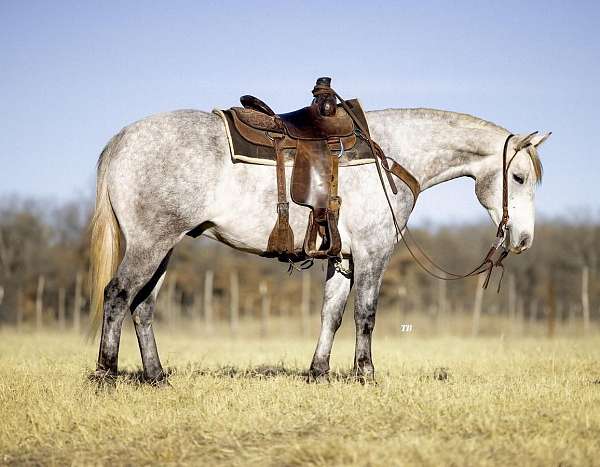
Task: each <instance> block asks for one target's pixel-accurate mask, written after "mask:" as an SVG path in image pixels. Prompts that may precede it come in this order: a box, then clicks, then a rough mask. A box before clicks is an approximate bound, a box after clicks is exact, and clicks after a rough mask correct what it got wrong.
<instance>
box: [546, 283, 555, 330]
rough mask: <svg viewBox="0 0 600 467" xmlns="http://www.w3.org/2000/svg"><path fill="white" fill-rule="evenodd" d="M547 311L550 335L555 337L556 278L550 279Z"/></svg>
mask: <svg viewBox="0 0 600 467" xmlns="http://www.w3.org/2000/svg"><path fill="white" fill-rule="evenodd" d="M546 304H547V313H548V316H547V318H548V337H550V338H552V337H554V331H555V328H556V296H555V294H554V278H553V277H550V279H548V297H547V302H546Z"/></svg>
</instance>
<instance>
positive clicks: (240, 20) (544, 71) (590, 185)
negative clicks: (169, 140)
mask: <svg viewBox="0 0 600 467" xmlns="http://www.w3.org/2000/svg"><path fill="white" fill-rule="evenodd" d="M599 31H600V3H598V2H554V1H544V2H534V1H531V2H507V1H503V2H481V1H478V2H441V1H440V2H428V1H421V2H378V1H369V2H364V1H359V2H351V1H347V2H273V1H265V2H262V1H259V2H249V1H246V2H233V1H231V2H227V1H223V2H196V1H189V2H186V1H170V2H109V1H103V2H59V1H55V2H28V1H8V0H4V1H2V2H0V109H1V112H0V143H1V144H0V196H6V195H12V194H20V195H23V196H35V197H48V198H51V199H55V200H62V199H70V198H72V197H76V196H91V193H92V191H93V184H94V166H95V163H96V160H97V157H98V154H99V152H100V150H101V149H102V147H103V146H104V144H105V143H106V142H107V141H108V139H109V138H110V137H111V136H112V135H113V134H114V133H116V132H117V131H118V130H119V129H120V128H121V127H123V126H125V125H127V124H128V123H130V122H132V121H135V120H138V119H140V118H141V117H144V116H146V115H149V114H152V113H156V112H161V111H167V110H173V109H178V108H198V109H203V110H210V109H212V108H213V107H228V106H231V105H234V104H236V103H237V99H238V97H239V96H240V95H241V94H245V93H251V94H255V95H257V96H260V97H262V98H264V99H265V100H267V101H268V102H269V103H270V104H272V107H274V108H275V110H276V111H285V110H290V109H291V108H295V107H300V106H301V105H304V104H306V102H307V99H308V98H309V91H310V89H311V86H312V85H313V82H314V79H315V78H316V77H318V76H323V75H325V76H327V75H328V76H333V78H334V85H335V88H336V89H337V90H338V92H340V93H341V94H342V95H344V96H346V97H348V98H350V97H360V98H361V101H362V103H363V105H364V106H365V107H367V108H368V109H378V108H387V107H433V108H439V109H445V110H454V111H461V112H466V113H470V114H473V115H476V116H479V117H482V118H486V119H488V120H491V121H493V122H495V123H498V124H500V125H502V126H505V127H507V128H509V129H511V130H512V131H514V132H530V131H534V130H551V131H553V132H554V134H553V136H552V138H551V139H550V140H549V141H548V142H547V143H546V144H545V146H544V147H543V150H542V151H541V155H542V159H543V161H544V165H545V180H544V184H543V185H542V187H541V188H540V190H539V194H538V201H537V204H538V210H539V212H540V213H543V214H545V215H550V216H551V215H568V214H569V213H571V212H575V211H579V210H582V209H583V210H587V211H597V206H598V201H597V200H598V197H599V195H600V188H599V186H600V184H599V183H598V178H599V175H600V155H599V154H598V150H597V149H596V148H597V146H598V142H597V141H596V136H598V133H599V132H600V118H598V115H597V114H598V108H599V106H600V91H599V89H598V86H599V83H600V32H599ZM414 218H415V221H416V222H423V221H425V220H432V221H441V222H447V221H452V220H474V219H475V220H476V219H481V218H485V215H484V214H483V211H482V209H481V207H480V206H479V205H478V204H477V201H476V199H475V197H474V194H473V188H472V182H471V181H468V180H465V181H457V182H452V183H449V184H445V185H444V186H440V187H437V188H434V189H432V190H430V191H428V192H426V193H425V194H424V195H423V197H422V198H421V199H420V200H419V205H418V206H417V209H416V210H415V213H414Z"/></svg>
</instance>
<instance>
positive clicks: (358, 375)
mask: <svg viewBox="0 0 600 467" xmlns="http://www.w3.org/2000/svg"><path fill="white" fill-rule="evenodd" d="M353 376H354V380H355V381H357V382H358V383H360V384H362V385H363V386H364V385H371V384H372V385H377V381H375V372H373V371H357V370H354V372H353Z"/></svg>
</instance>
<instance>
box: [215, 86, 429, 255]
mask: <svg viewBox="0 0 600 467" xmlns="http://www.w3.org/2000/svg"><path fill="white" fill-rule="evenodd" d="M312 94H313V101H312V103H311V105H310V106H308V107H304V108H302V109H300V110H296V111H294V112H289V113H285V114H279V115H277V114H275V112H273V110H271V108H270V107H269V106H268V105H267V104H265V103H264V102H263V101H261V100H260V99H258V98H256V97H253V96H249V95H245V96H242V97H241V98H240V102H241V103H242V105H243V108H241V107H232V108H231V109H229V110H227V111H225V112H224V113H225V114H226V115H227V123H228V125H229V129H230V133H232V134H233V133H234V131H231V130H235V134H236V136H237V137H238V139H239V140H241V141H242V143H243V144H246V147H245V149H246V150H247V151H251V152H252V153H253V154H256V155H260V154H261V152H265V151H274V153H275V159H276V167H277V170H276V173H277V221H276V223H275V226H274V227H273V230H272V232H271V234H270V236H269V240H268V243H267V249H266V252H265V253H264V254H263V255H264V256H267V257H278V258H279V259H280V260H281V261H285V262H296V261H302V260H306V259H307V258H308V259H309V258H315V259H324V258H339V257H340V252H341V249H342V242H341V239H340V234H339V231H338V219H339V212H340V205H341V202H342V201H341V198H340V197H339V196H338V167H339V161H340V158H341V157H342V156H343V155H344V153H345V152H348V151H354V154H355V155H356V154H359V155H358V156H355V157H363V158H364V157H365V153H366V154H367V155H366V157H372V158H374V159H375V163H376V164H377V168H378V170H380V168H379V164H381V166H382V167H383V168H384V169H385V174H386V175H387V178H388V182H389V184H390V187H391V189H392V191H393V192H394V193H396V192H397V189H396V186H395V183H394V181H393V179H392V177H391V175H390V174H391V173H393V174H395V175H396V176H398V177H399V178H400V179H401V180H403V181H404V182H405V183H407V185H408V186H409V188H411V190H412V192H413V195H414V196H415V200H416V195H417V194H418V182H417V181H416V180H415V179H414V177H413V176H412V175H411V174H410V173H408V172H407V171H406V170H404V168H402V167H401V166H400V165H398V164H397V163H396V162H394V161H392V164H391V166H390V165H389V164H388V158H387V157H386V156H385V155H384V154H383V151H382V150H381V148H380V147H379V146H378V145H377V144H376V143H375V142H373V141H372V140H371V139H370V136H369V132H368V125H367V121H366V118H365V116H364V112H363V110H362V108H361V107H360V104H359V102H358V101H357V100H355V99H353V100H349V101H345V100H343V99H341V98H340V97H339V95H337V93H336V92H335V91H334V90H333V89H332V88H331V78H326V77H324V78H319V79H317V82H316V85H315V87H314V88H313V91H312ZM337 99H339V100H340V105H338V104H337ZM240 136H241V138H240ZM286 158H288V159H292V160H293V170H292V178H291V184H290V195H291V198H292V201H294V202H295V203H296V204H299V205H301V206H306V207H308V208H310V214H309V219H308V226H307V230H306V235H305V238H304V244H303V248H302V250H300V251H297V250H295V249H294V234H293V232H292V229H291V227H290V224H289V203H288V200H287V194H286V178H285V161H286ZM389 160H391V159H389ZM380 175H381V172H380ZM382 180H383V179H382ZM318 236H319V237H321V239H322V240H321V243H320V245H319V246H318V247H317V237H318Z"/></svg>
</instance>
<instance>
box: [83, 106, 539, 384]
mask: <svg viewBox="0 0 600 467" xmlns="http://www.w3.org/2000/svg"><path fill="white" fill-rule="evenodd" d="M366 117H367V122H368V125H369V128H370V132H371V137H372V138H373V140H374V141H377V142H378V143H379V145H380V146H381V148H382V149H383V151H384V152H385V154H386V155H387V156H389V157H391V158H392V159H394V160H396V161H397V162H398V163H400V164H401V165H402V166H403V167H405V168H406V169H407V170H409V172H410V173H411V174H412V175H414V177H416V179H417V180H418V182H419V183H420V186H421V190H426V189H428V188H431V187H433V186H435V185H438V184H440V183H443V182H446V181H449V180H452V179H455V178H458V177H470V178H472V179H474V180H475V194H476V197H477V199H478V200H479V202H480V204H481V205H482V206H483V207H484V208H485V209H486V210H487V212H488V213H489V216H490V217H491V219H492V221H493V222H494V223H495V224H496V226H498V225H499V224H500V223H501V222H502V213H503V185H504V184H506V185H507V186H506V188H507V189H508V208H509V212H510V220H509V221H508V223H507V225H506V232H507V235H506V239H505V246H506V248H508V249H509V250H510V251H511V252H513V253H521V252H523V251H525V250H527V249H528V248H529V247H530V246H531V244H532V242H533V238H534V218H535V206H534V196H535V190H536V186H537V185H538V184H539V183H540V182H541V179H542V165H541V162H540V158H539V155H538V152H537V148H538V147H539V146H540V145H541V144H542V143H543V142H544V141H545V140H546V139H547V138H548V136H549V135H550V133H546V134H540V133H537V132H536V133H532V134H516V135H514V136H512V137H510V136H509V135H510V133H509V131H508V130H506V129H505V128H503V127H501V126H498V125H496V124H494V123H491V122H488V121H485V120H483V119H480V118H477V117H473V116H471V115H467V114H462V113H456V112H449V111H441V110H432V109H423V108H419V109H386V110H375V111H369V112H367V113H366ZM504 144H506V145H507V146H508V150H509V151H510V153H511V154H514V157H513V158H512V160H511V164H510V166H509V168H508V170H507V172H504V170H503V145H504ZM379 175H380V174H378V171H377V168H376V166H375V164H368V165H355V166H346V167H340V169H339V180H340V182H339V194H340V196H341V198H342V200H343V207H342V209H341V211H340V217H339V225H338V229H339V233H340V236H341V239H342V257H343V258H344V259H343V260H342V262H341V264H339V263H338V262H337V261H335V260H334V259H325V260H323V261H327V272H326V278H325V285H324V299H323V306H322V310H321V330H320V334H319V337H318V341H317V345H316V350H315V352H314V355H313V358H312V361H311V364H310V367H309V372H308V374H309V379H312V380H316V381H320V380H323V379H327V377H328V373H329V358H330V353H331V349H332V345H333V340H334V337H335V334H336V331H337V330H338V328H339V326H340V324H341V321H342V316H343V314H344V309H345V305H346V302H347V299H348V296H349V294H350V291H351V289H352V288H353V287H354V288H355V289H356V292H355V294H356V295H355V307H354V321H355V327H356V341H355V356H354V370H353V373H354V375H355V376H356V378H360V379H362V380H364V381H366V380H373V379H374V375H375V370H374V366H373V360H372V355H371V340H372V333H373V329H374V326H375V316H376V311H377V299H378V295H379V289H380V286H381V283H382V278H383V274H384V271H385V269H386V266H387V265H388V262H389V260H390V257H391V255H392V253H393V251H394V248H395V245H396V244H397V243H398V242H399V237H398V235H397V234H396V230H395V225H394V221H393V219H392V215H391V214H392V213H391V212H390V208H391V209H392V210H393V214H394V215H395V218H396V224H397V225H399V226H400V228H402V229H404V227H405V226H406V223H407V221H408V218H409V216H410V214H411V212H412V210H413V204H414V201H415V200H414V199H413V194H412V192H411V191H410V190H409V189H408V187H407V186H404V185H403V184H402V183H399V184H398V190H397V193H396V194H393V193H391V192H389V190H388V193H387V196H388V197H389V198H388V199H386V193H384V189H382V185H381V183H380V182H381V180H380V177H379ZM504 176H506V178H503V177H504ZM503 182H504V183H503ZM287 183H288V186H289V183H290V175H289V174H288V176H287ZM276 202H277V190H276V184H275V168H274V167H273V166H261V165H250V164H245V163H234V162H233V160H232V157H231V153H230V149H229V144H228V140H227V136H226V129H225V126H224V123H223V121H222V120H221V118H220V117H219V116H217V115H216V114H214V113H208V112H203V111H199V110H179V111H173V112H167V113H161V114H157V115H153V116H150V117H147V118H144V119H142V120H140V121H137V122H135V123H133V124H131V125H129V126H127V127H125V128H123V129H122V130H121V131H120V132H119V133H118V134H116V135H115V136H114V137H113V138H112V139H111V140H110V141H109V142H108V144H107V145H106V147H105V148H104V150H103V151H102V153H101V155H100V158H99V161H98V166H97V187H96V208H95V212H94V215H93V218H92V221H91V265H92V268H91V274H92V291H91V295H92V316H93V317H94V319H95V320H96V322H97V323H98V325H99V324H100V320H101V322H102V331H101V337H100V346H99V355H98V361H97V366H96V370H95V372H94V373H93V376H94V377H96V378H100V379H107V378H108V379H112V380H114V378H115V377H116V375H117V361H118V353H119V342H120V336H121V328H122V324H123V320H124V318H125V316H126V314H127V312H128V311H129V312H130V313H131V315H132V318H133V322H134V327H135V332H136V335H137V340H138V343H139V348H140V353H141V359H142V364H143V374H144V378H145V380H146V381H148V382H151V383H153V384H157V385H162V384H168V381H167V377H166V374H165V372H164V370H163V367H162V365H161V362H160V358H159V355H158V350H157V345H156V341H155V338H154V331H153V315H154V308H155V304H156V297H157V294H158V292H159V289H160V287H161V284H162V282H163V280H164V278H165V273H166V270H167V266H168V262H169V258H170V256H171V254H172V252H173V248H174V247H175V246H176V245H177V243H178V242H179V241H180V240H182V239H183V238H184V237H185V236H186V235H188V236H192V237H198V236H200V235H204V236H206V237H209V238H212V239H214V240H217V241H219V242H221V243H224V244H226V245H228V246H230V247H232V248H235V249H237V250H241V251H244V252H248V253H251V254H259V255H260V254H261V253H264V251H265V249H266V245H267V239H268V237H269V233H270V231H271V229H272V227H273V224H274V222H275V220H276V216H277V213H276V210H275V209H274V206H276ZM306 209H307V208H305V207H302V206H299V205H296V204H291V205H290V215H289V218H290V225H291V227H292V230H293V232H294V238H295V239H296V240H295V241H296V245H295V246H296V247H297V248H298V249H300V248H301V247H302V240H303V238H304V237H303V234H304V232H305V230H306V224H307V220H306V219H307V211H306Z"/></svg>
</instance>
